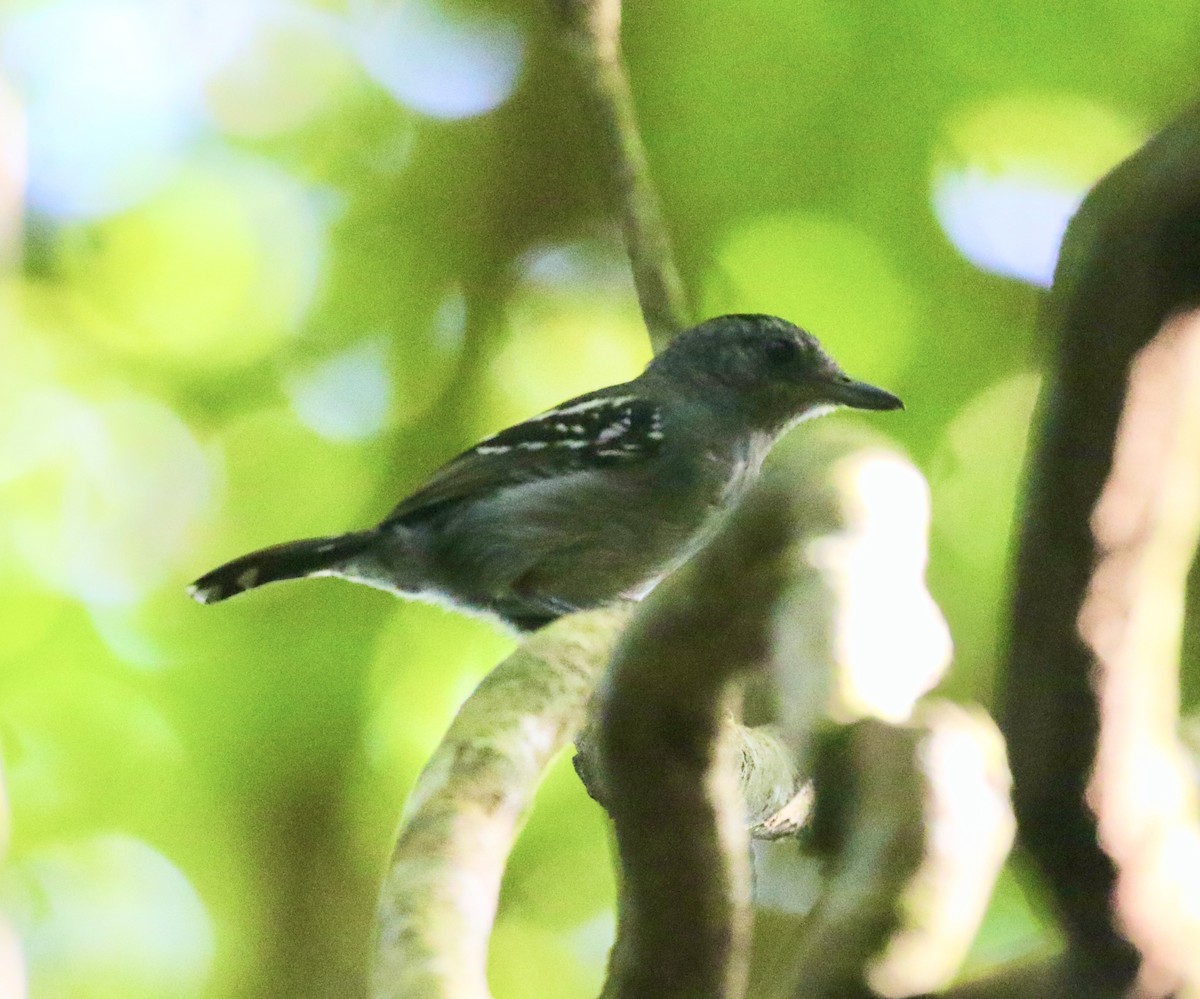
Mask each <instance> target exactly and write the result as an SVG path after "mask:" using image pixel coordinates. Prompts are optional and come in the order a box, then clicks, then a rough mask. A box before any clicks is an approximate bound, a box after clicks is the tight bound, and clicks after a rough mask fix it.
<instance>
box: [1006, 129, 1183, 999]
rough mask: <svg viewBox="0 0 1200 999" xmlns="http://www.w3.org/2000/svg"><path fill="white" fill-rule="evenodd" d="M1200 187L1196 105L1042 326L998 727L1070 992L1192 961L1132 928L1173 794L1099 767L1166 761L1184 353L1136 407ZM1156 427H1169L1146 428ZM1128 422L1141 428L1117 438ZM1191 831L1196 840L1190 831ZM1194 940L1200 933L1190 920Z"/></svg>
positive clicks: (1120, 180) (1113, 209) (1124, 180)
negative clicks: (1167, 608) (1063, 945)
mask: <svg viewBox="0 0 1200 999" xmlns="http://www.w3.org/2000/svg"><path fill="white" fill-rule="evenodd" d="M1197 192H1200V110H1197V109H1193V110H1191V111H1189V112H1188V113H1187V114H1185V115H1184V116H1183V117H1181V118H1180V119H1179V120H1178V121H1177V122H1176V123H1175V124H1173V125H1172V126H1171V127H1169V128H1168V129H1167V130H1165V131H1164V132H1163V133H1161V134H1160V135H1159V136H1157V137H1156V138H1154V139H1153V140H1151V141H1150V142H1149V143H1148V144H1147V145H1146V146H1145V147H1144V148H1143V149H1142V150H1141V151H1139V152H1138V153H1137V154H1136V155H1135V156H1133V157H1132V158H1130V159H1129V160H1127V161H1126V162H1125V163H1123V164H1122V165H1121V166H1120V167H1118V168H1117V169H1116V170H1114V171H1113V172H1112V173H1111V174H1110V175H1109V176H1108V177H1106V178H1105V179H1104V180H1102V181H1101V182H1100V184H1098V185H1097V187H1096V188H1095V190H1093V191H1092V193H1091V194H1090V195H1089V196H1088V198H1087V200H1086V201H1085V202H1084V204H1083V207H1082V208H1081V209H1080V211H1079V213H1078V215H1077V216H1076V217H1075V219H1074V220H1073V221H1072V223H1071V225H1070V227H1069V228H1068V231H1067V235H1066V239H1065V242H1064V245H1063V250H1062V255H1061V259H1060V263H1059V269H1058V273H1057V275H1056V278H1055V285H1054V290H1053V293H1052V296H1051V300H1050V303H1049V308H1048V309H1047V310H1046V312H1045V315H1044V317H1043V322H1042V325H1043V329H1044V332H1045V334H1046V336H1047V338H1048V339H1050V340H1052V341H1053V342H1054V343H1055V345H1056V356H1055V359H1054V365H1053V370H1052V371H1051V372H1050V375H1049V377H1048V379H1047V385H1046V388H1045V391H1044V395H1043V399H1042V413H1041V421H1042V422H1041V445H1040V448H1039V450H1038V452H1037V455H1036V458H1035V460H1034V463H1033V466H1032V469H1031V478H1030V485H1029V492H1028V497H1027V501H1026V507H1025V513H1024V517H1023V520H1022V531H1021V539H1020V548H1019V555H1018V561H1017V568H1016V580H1015V596H1014V603H1013V612H1012V620H1011V628H1010V631H1011V637H1010V648H1009V651H1008V662H1007V675H1006V678H1005V687H1004V692H1003V729H1004V732H1005V735H1006V738H1007V740H1008V745H1009V747H1010V753H1011V762H1012V770H1013V775H1014V778H1015V803H1016V806H1017V814H1018V819H1019V821H1020V829H1021V832H1020V836H1021V839H1022V841H1023V842H1024V844H1025V845H1026V846H1027V847H1028V849H1029V851H1030V853H1031V854H1032V855H1033V857H1034V858H1035V860H1036V861H1037V863H1038V864H1039V866H1040V867H1041V869H1042V871H1043V873H1044V874H1045V876H1046V878H1047V879H1048V882H1049V884H1050V886H1051V889H1052V892H1053V895H1054V898H1055V901H1056V902H1057V905H1058V909H1059V911H1060V913H1061V915H1062V919H1063V923H1064V926H1065V928H1066V931H1067V935H1068V940H1069V943H1070V952H1069V955H1068V957H1069V960H1070V962H1071V964H1072V966H1073V968H1074V969H1075V972H1074V973H1075V974H1076V975H1077V976H1078V977H1077V980H1076V982H1075V985H1077V986H1079V987H1080V988H1088V987H1090V988H1092V989H1093V991H1092V992H1091V993H1089V994H1092V995H1096V996H1104V995H1117V994H1125V992H1126V990H1127V989H1128V988H1129V986H1130V984H1131V983H1132V982H1133V980H1134V979H1135V977H1137V976H1139V974H1141V975H1142V986H1143V987H1146V988H1149V989H1150V991H1149V992H1148V993H1145V994H1160V993H1161V992H1162V991H1164V990H1170V989H1171V988H1173V987H1175V986H1176V985H1177V984H1178V980H1179V975H1180V973H1181V966H1180V964H1179V955H1178V954H1174V955H1172V954H1171V953H1170V948H1169V947H1167V948H1166V950H1165V951H1164V945H1165V944H1166V943H1167V937H1166V936H1164V935H1163V934H1162V933H1161V932H1158V931H1156V930H1154V929H1151V928H1150V926H1149V925H1143V926H1142V927H1140V928H1139V926H1138V925H1137V924H1136V920H1135V921H1134V922H1130V918H1129V917H1131V916H1132V915H1133V913H1131V912H1130V911H1128V910H1127V909H1124V908H1123V906H1124V903H1123V902H1122V898H1126V899H1128V898H1130V897H1131V893H1132V895H1136V894H1137V892H1138V890H1141V891H1142V892H1145V891H1148V890H1150V889H1151V887H1152V885H1151V884H1150V882H1149V881H1147V880H1145V879H1146V878H1151V879H1153V878H1158V879H1162V878H1163V877H1164V876H1167V877H1169V872H1166V871H1162V870H1159V869H1158V868H1157V866H1156V865H1148V864H1147V863H1146V862H1145V861H1146V860H1147V859H1148V858H1147V857H1146V856H1145V855H1143V856H1142V857H1141V858H1140V860H1141V863H1140V864H1139V863H1138V859H1139V858H1137V857H1136V855H1135V854H1136V851H1137V850H1138V849H1141V850H1146V849H1148V848H1151V849H1153V848H1159V847H1161V844H1162V841H1161V839H1160V838H1159V837H1160V836H1161V834H1162V832H1163V831H1164V828H1163V825H1162V824H1161V823H1159V822H1157V821H1155V820H1154V819H1153V818H1152V816H1151V815H1149V814H1147V813H1146V811H1145V810H1146V809H1149V810H1150V812H1156V811H1159V810H1160V809H1161V808H1162V807H1164V806H1163V804H1162V803H1161V802H1160V803H1159V804H1152V803H1151V802H1150V801H1149V799H1143V800H1141V801H1137V800H1136V798H1131V796H1130V792H1131V791H1132V790H1134V788H1132V787H1130V786H1129V781H1130V779H1131V778H1132V777H1133V775H1132V774H1131V773H1130V772H1129V771H1128V768H1125V769H1124V770H1122V768H1119V767H1117V768H1114V767H1109V766H1106V765H1104V764H1105V761H1111V760H1113V759H1114V757H1113V756H1112V755H1111V753H1112V752H1117V753H1118V755H1119V753H1120V752H1124V753H1130V752H1135V753H1136V752H1138V751H1139V750H1140V751H1141V752H1142V753H1144V754H1146V755H1142V756H1139V757H1138V758H1139V759H1141V760H1142V762H1143V764H1144V763H1145V762H1151V766H1152V767H1159V766H1161V767H1163V769H1162V770H1161V771H1160V772H1161V773H1164V774H1166V775H1169V774H1170V765H1169V760H1170V757H1171V756H1172V750H1171V747H1170V745H1169V743H1170V742H1172V741H1173V740H1172V738H1171V735H1170V732H1171V730H1172V729H1173V724H1171V722H1172V721H1173V716H1174V697H1175V694H1174V690H1175V663H1174V651H1173V649H1172V648H1171V645H1172V641H1171V640H1170V636H1172V635H1175V634H1177V629H1178V621H1177V620H1174V621H1172V620H1170V619H1169V618H1170V615H1167V617H1166V618H1164V617H1161V616H1160V617H1159V618H1158V619H1157V622H1156V623H1154V624H1153V625H1152V626H1151V627H1152V630H1153V629H1157V635H1158V636H1159V637H1160V638H1161V636H1162V635H1163V634H1164V632H1163V630H1162V629H1164V628H1165V629H1167V631H1166V632H1165V633H1166V634H1167V635H1168V641H1167V642H1166V643H1162V642H1161V641H1160V642H1158V643H1157V645H1156V646H1154V647H1151V646H1147V645H1145V644H1144V643H1142V644H1139V639H1140V638H1144V637H1145V634H1144V633H1142V634H1139V630H1138V629H1143V628H1145V626H1146V624H1147V621H1148V619H1147V618H1146V617H1144V616H1141V615H1142V613H1143V612H1146V611H1148V610H1151V609H1152V607H1153V604H1154V603H1155V601H1157V602H1158V603H1159V608H1160V611H1161V607H1162V601H1163V600H1164V599H1165V600H1166V601H1167V602H1168V604H1170V603H1172V602H1177V601H1178V600H1179V594H1180V592H1181V588H1182V582H1181V581H1178V580H1175V579H1172V578H1170V577H1171V574H1172V573H1173V572H1176V571H1177V566H1178V564H1180V563H1181V562H1182V564H1186V561H1187V560H1188V559H1189V558H1190V553H1191V550H1192V547H1193V546H1194V541H1195V538H1194V530H1193V531H1191V532H1190V536H1189V531H1188V530H1186V529H1185V530H1184V531H1183V532H1182V534H1181V533H1180V532H1179V530H1178V527H1179V524H1178V522H1177V521H1173V520H1172V516H1173V515H1174V514H1177V513H1178V511H1179V507H1178V505H1177V503H1178V500H1177V497H1176V499H1174V500H1173V499H1172V498H1171V497H1170V495H1169V493H1170V488H1171V486H1172V483H1173V482H1174V483H1175V484H1176V485H1178V481H1179V474H1180V472H1179V469H1180V467H1181V466H1180V462H1183V463H1184V464H1185V465H1189V466H1190V467H1191V468H1192V469H1193V471H1192V472H1191V473H1188V474H1187V475H1185V476H1184V478H1185V479H1187V478H1193V477H1194V463H1195V461H1196V458H1195V454H1194V451H1195V448H1194V446H1193V447H1192V448H1191V451H1192V452H1193V453H1187V451H1188V449H1187V448H1184V449H1182V450H1180V449H1179V448H1178V447H1175V448H1173V447H1172V446H1171V444H1170V442H1168V443H1167V444H1166V445H1165V446H1164V445H1163V442H1162V440H1161V439H1160V440H1155V435H1156V434H1157V435H1161V434H1166V435H1167V436H1168V437H1169V438H1170V440H1171V441H1174V442H1179V441H1180V440H1181V439H1183V438H1180V436H1179V435H1180V434H1187V435H1190V436H1188V437H1187V438H1186V439H1189V440H1191V441H1193V442H1194V441H1195V440H1196V437H1195V434H1196V422H1195V413H1194V410H1193V411H1192V412H1191V413H1189V412H1188V407H1187V405H1185V402H1186V400H1187V399H1188V398H1189V397H1190V399H1191V400H1193V401H1194V400H1195V399H1196V398H1197V397H1198V396H1200V384H1198V383H1197V381H1196V378H1195V376H1194V372H1195V370H1196V369H1195V367H1194V365H1191V364H1190V363H1189V362H1187V360H1186V353H1187V351H1186V350H1185V351H1184V353H1182V354H1177V355H1176V358H1175V361H1174V362H1168V367H1170V366H1171V365H1172V364H1174V366H1175V367H1176V370H1175V375H1176V376H1177V377H1176V378H1174V379H1173V380H1172V379H1168V380H1167V381H1166V382H1162V383H1160V391H1159V392H1158V393H1156V394H1153V395H1152V397H1150V399H1149V407H1148V409H1146V410H1145V411H1144V412H1143V413H1142V414H1141V415H1135V413H1134V411H1133V407H1131V405H1130V402H1131V399H1132V398H1133V397H1134V395H1135V394H1137V391H1138V390H1137V389H1136V388H1135V387H1134V385H1133V383H1132V382H1131V378H1130V376H1131V373H1132V372H1134V371H1135V370H1136V369H1137V368H1138V367H1142V366H1143V365H1141V362H1138V361H1137V359H1138V358H1139V355H1140V354H1141V353H1142V352H1143V351H1146V350H1148V349H1154V350H1157V349H1159V348H1158V347H1155V346H1154V344H1155V343H1156V342H1157V343H1158V344H1159V345H1160V346H1161V347H1164V348H1165V347H1166V341H1167V340H1172V339H1174V340H1175V341H1176V342H1177V343H1176V346H1177V347H1178V346H1179V342H1180V341H1181V340H1186V339H1188V338H1189V337H1190V338H1191V339H1193V340H1194V338H1195V335H1196V324H1195V323H1192V324H1191V326H1190V329H1191V332H1190V333H1186V332H1185V331H1184V330H1182V329H1181V328H1180V327H1179V325H1178V323H1177V322H1175V321H1171V322H1169V320H1172V317H1173V316H1178V315H1179V314H1180V313H1181V312H1182V311H1183V310H1186V309H1188V308H1191V307H1193V306H1195V305H1196V303H1197V302H1198V301H1200V295H1198V292H1200V194H1198V193H1197ZM1189 349H1190V348H1189ZM1134 381H1136V379H1134ZM1164 386H1165V387H1164ZM1155 410H1157V416H1156V415H1155V413H1154V411H1155ZM1147 421H1148V422H1147ZM1180 421H1182V423H1181V422H1180ZM1147 427H1151V428H1157V429H1152V430H1151V431H1150V433H1149V434H1147V433H1146V428H1147ZM1136 428H1140V429H1136ZM1127 434H1133V435H1134V436H1133V437H1132V438H1128V439H1127V442H1122V437H1123V436H1125V435H1127ZM1123 449H1124V450H1125V452H1126V457H1124V458H1123V457H1122V450H1123ZM1164 490H1165V491H1164ZM1114 517H1115V520H1114V519H1113V518H1114ZM1164 531H1165V532H1166V534H1164V533H1163V532H1164ZM1172 548H1174V551H1172V550H1171V549H1172ZM1164 552H1165V553H1167V556H1168V557H1167V561H1166V562H1165V563H1160V564H1159V566H1157V567H1156V568H1163V567H1165V568H1166V573H1165V575H1164V574H1163V573H1161V572H1159V573H1157V574H1156V573H1154V572H1151V573H1147V572H1145V571H1143V570H1144V568H1145V567H1147V566H1148V565H1149V564H1150V562H1149V561H1148V559H1149V560H1151V561H1152V558H1151V557H1152V556H1153V555H1154V554H1155V553H1159V554H1162V553H1164ZM1177 584H1178V585H1177ZM1081 632H1082V633H1081ZM1130 653H1135V654H1133V655H1131V654H1130ZM1164 698H1166V700H1165V701H1164ZM1118 747H1119V748H1118ZM1098 765H1099V769H1097V770H1096V781H1095V782H1093V783H1092V784H1091V786H1090V787H1089V780H1090V777H1091V774H1092V773H1093V770H1094V768H1096V767H1097V766H1098ZM1145 772H1146V771H1145V770H1143V773H1145ZM1134 779H1135V783H1136V778H1134ZM1168 779H1169V780H1170V779H1171V778H1170V777H1169V776H1168ZM1122 784H1124V787H1122V786H1121V785H1122ZM1176 786H1177V785H1176ZM1089 798H1090V801H1089ZM1131 805H1132V806H1133V808H1134V811H1135V813H1136V818H1135V822H1136V823H1137V824H1138V825H1139V827H1140V828H1141V830H1142V832H1143V833H1155V834H1156V835H1154V836H1153V837H1152V838H1150V839H1147V838H1145V837H1143V839H1142V842H1141V845H1140V847H1138V846H1134V845H1133V844H1132V842H1129V841H1126V842H1125V843H1124V845H1123V846H1122V845H1121V844H1120V843H1119V842H1118V840H1116V839H1114V837H1113V833H1114V830H1118V829H1120V828H1121V826H1122V824H1127V823H1128V821H1129V819H1130V816H1129V815H1128V814H1126V815H1125V816H1122V815H1121V814H1120V812H1121V810H1122V808H1124V809H1128V808H1129V807H1130V806H1131ZM1093 806H1098V807H1099V814H1096V813H1094V812H1093ZM1113 823H1116V825H1115V826H1114V825H1113ZM1180 831H1182V829H1180ZM1188 835H1189V838H1192V839H1194V838H1195V829H1194V828H1193V829H1190V830H1188ZM1102 844H1104V845H1103V846H1102ZM1155 844H1157V846H1156V845H1155ZM1105 847H1107V852H1106V849H1105ZM1139 867H1140V868H1141V872H1140V874H1139V873H1138V868H1139ZM1139 878H1140V879H1142V880H1141V881H1140V884H1135V883H1136V882H1138V879H1139ZM1131 879H1132V880H1131ZM1159 887H1160V888H1161V887H1165V886H1163V885H1161V884H1160V885H1159ZM1156 897H1158V898H1161V899H1163V900H1164V901H1165V900H1169V899H1170V898H1171V893H1170V892H1167V893H1165V894H1159V895H1156ZM1172 912H1173V913H1174V915H1175V916H1179V917H1182V916H1183V915H1184V914H1183V912H1182V911H1180V910H1179V909H1178V908H1175V909H1173V910H1172ZM1160 915H1165V913H1162V914H1160ZM1192 918H1193V919H1194V916H1193V917H1192ZM1127 935H1128V937H1127ZM1184 936H1185V937H1189V936H1190V938H1191V939H1195V927H1194V926H1193V930H1192V932H1191V933H1190V934H1184ZM1147 961H1151V962H1152V963H1151V965H1147V964H1146V962H1147ZM1172 965H1174V966H1172ZM1147 976H1149V977H1147ZM1073 987H1074V986H1073Z"/></svg>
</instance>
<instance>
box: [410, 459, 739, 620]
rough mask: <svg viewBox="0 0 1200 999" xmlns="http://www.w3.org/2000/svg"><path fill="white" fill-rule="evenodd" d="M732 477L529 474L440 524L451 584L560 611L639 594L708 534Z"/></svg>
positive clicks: (470, 593)
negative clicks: (536, 477) (535, 477)
mask: <svg viewBox="0 0 1200 999" xmlns="http://www.w3.org/2000/svg"><path fill="white" fill-rule="evenodd" d="M726 491H727V490H726V484H725V483H715V482H706V481H703V480H700V481H697V480H696V479H695V478H693V479H691V480H688V479H683V480H679V479H677V478H676V477H671V478H670V479H668V480H667V481H662V480H653V479H650V478H648V477H646V478H638V477H634V476H630V477H628V478H627V479H625V480H622V479H614V477H612V476H604V477H600V476H596V477H595V478H591V479H589V478H586V477H581V478H578V479H575V480H574V481H566V482H562V481H557V480H556V481H549V482H534V483H527V484H523V485H522V486H521V487H518V488H514V489H510V490H507V491H505V492H504V493H502V494H500V495H498V496H496V497H495V498H493V499H491V500H487V501H482V502H479V503H476V504H473V505H472V506H471V507H470V508H469V509H468V510H465V511H463V512H462V513H461V514H460V515H459V516H456V517H455V518H454V519H453V520H452V521H451V522H448V523H443V524H442V525H441V526H440V528H439V529H438V530H437V531H436V532H435V535H434V543H435V544H437V545H438V546H439V551H438V552H437V553H435V557H434V558H432V559H431V560H430V561H431V562H432V563H433V564H437V565H439V566H441V567H443V568H444V570H445V571H446V573H447V579H446V580H445V581H444V583H445V585H446V587H447V588H448V589H450V590H451V591H452V592H455V593H456V594H459V595H461V596H463V597H464V598H465V599H466V600H467V601H468V602H472V603H478V604H481V605H488V604H491V605H497V604H505V603H510V602H512V601H528V602H531V603H535V604H537V605H539V606H545V607H553V608H560V609H561V610H560V612H561V611H565V610H571V609H583V608H587V607H594V606H598V605H600V604H604V603H607V602H609V601H611V600H614V599H616V598H618V597H622V596H641V595H644V593H645V592H648V590H649V589H650V588H652V587H653V585H654V584H655V583H656V582H657V581H658V580H659V579H661V578H662V577H663V576H664V575H666V574H667V573H669V572H670V571H672V570H673V569H675V568H677V567H678V566H679V565H680V564H682V563H683V562H684V561H686V559H687V558H688V557H690V556H691V555H692V554H693V553H694V552H695V551H696V550H697V549H698V548H700V547H701V546H702V545H703V544H704V542H705V541H707V540H708V538H709V537H710V536H711V534H712V533H713V531H715V530H716V528H717V526H718V525H719V522H720V519H721V514H722V512H723V511H724V509H725V507H726V504H727V502H728V499H729V497H728V496H727V495H726Z"/></svg>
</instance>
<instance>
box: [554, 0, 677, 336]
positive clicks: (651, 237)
mask: <svg viewBox="0 0 1200 999" xmlns="http://www.w3.org/2000/svg"><path fill="white" fill-rule="evenodd" d="M551 2H552V3H553V4H554V5H555V6H556V7H557V8H558V12H559V14H560V17H561V23H562V25H563V34H564V36H565V41H566V44H567V46H568V47H569V48H570V49H571V51H572V52H573V53H574V55H575V58H576V62H577V65H578V67H579V73H580V76H581V77H582V80H583V83H584V86H585V87H586V88H587V92H588V97H589V102H590V104H591V105H592V107H593V108H594V110H595V114H596V117H597V119H598V123H599V126H600V136H599V146H600V152H601V154H602V155H603V156H604V157H605V159H606V160H607V165H608V169H607V171H606V174H607V177H608V185H609V192H608V196H609V201H610V203H611V206H612V210H613V214H614V215H615V216H616V217H618V218H620V220H621V228H622V232H623V233H624V237H625V247H626V250H627V251H628V254H629V260H630V263H631V264H632V266H633V281H634V285H635V287H636V288H637V294H638V302H639V303H640V304H641V307H642V316H643V318H644V319H645V321H646V328H647V329H648V330H649V332H650V341H651V344H652V345H653V347H654V351H655V353H658V352H659V351H660V350H662V348H663V347H665V346H666V345H667V344H668V343H669V342H670V341H671V338H672V337H674V336H675V334H676V333H678V332H680V330H683V329H685V328H686V327H688V326H690V325H691V323H690V322H689V309H688V307H687V296H686V294H685V292H684V287H683V281H682V279H681V278H680V276H679V269H678V268H677V267H676V265H675V258H674V254H673V252H672V250H671V238H670V235H669V234H668V230H667V225H666V222H665V221H664V220H663V216H662V210H661V208H660V207H659V201H658V196H657V194H656V193H655V190H654V183H653V181H652V180H651V178H650V170H649V167H648V165H647V163H646V150H645V147H644V146H643V144H642V137H641V134H640V132H639V131H638V127H637V118H636V116H635V114H634V110H633V96H632V94H631V93H630V90H629V78H628V75H627V74H626V72H625V65H624V63H623V61H622V59H621V41H620V34H621V3H620V0H551Z"/></svg>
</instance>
